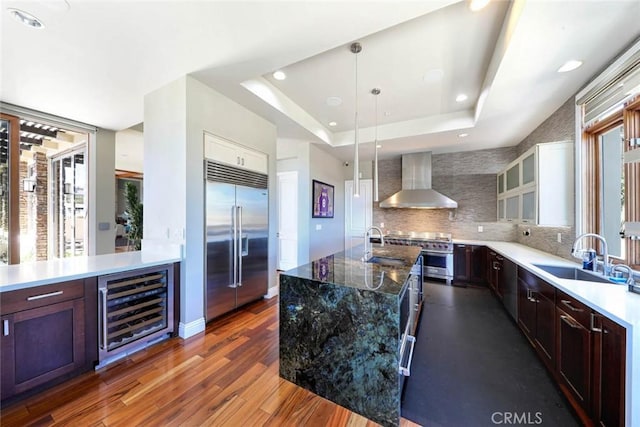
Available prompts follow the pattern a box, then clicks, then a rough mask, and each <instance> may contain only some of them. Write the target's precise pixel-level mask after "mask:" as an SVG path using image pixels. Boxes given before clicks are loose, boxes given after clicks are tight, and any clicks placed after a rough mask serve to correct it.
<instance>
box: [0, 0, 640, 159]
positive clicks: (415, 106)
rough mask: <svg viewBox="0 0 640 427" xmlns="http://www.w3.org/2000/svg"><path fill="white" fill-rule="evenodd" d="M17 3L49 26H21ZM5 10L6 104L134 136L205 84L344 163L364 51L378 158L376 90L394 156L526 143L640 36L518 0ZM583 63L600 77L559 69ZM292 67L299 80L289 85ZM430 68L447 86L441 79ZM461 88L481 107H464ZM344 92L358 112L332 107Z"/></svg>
mask: <svg viewBox="0 0 640 427" xmlns="http://www.w3.org/2000/svg"><path fill="white" fill-rule="evenodd" d="M9 7H15V8H19V9H22V10H25V11H27V12H29V13H32V14H34V15H36V16H37V17H39V18H40V19H41V20H42V21H44V24H45V28H44V29H42V30H33V29H30V28H27V27H25V26H23V25H21V24H19V23H18V22H16V21H15V20H13V19H12V18H11V17H10V16H9V13H7V8H9ZM0 14H1V16H0V18H1V20H0V25H1V27H0V35H1V42H0V43H1V44H0V49H1V50H0V56H1V58H0V59H1V80H0V83H1V86H0V100H2V101H5V102H9V103H13V104H17V105H20V106H24V107H29V108H33V109H36V110H40V111H44V112H47V113H50V114H55V115H59V116H62V117H67V118H70V119H74V120H78V121H81V122H86V123H90V124H93V125H96V126H99V127H104V128H108V129H113V130H121V129H125V128H128V127H130V126H132V125H135V124H137V123H139V122H141V121H142V118H143V98H144V95H145V94H147V93H149V92H151V91H153V90H155V89H157V88H159V87H161V86H163V85H164V84H166V83H168V82H170V81H172V80H175V79H177V78H179V77H181V76H183V75H185V74H192V75H194V76H195V77H196V78H198V79H200V80H201V81H203V82H205V83H206V84H208V85H210V86H211V87H213V88H214V89H216V90H218V91H219V92H221V93H223V94H225V95H227V96H228V97H230V98H232V99H234V100H236V101H237V102H239V103H240V104H242V105H244V106H246V107H247V108H249V109H251V110H253V111H255V112H256V113H257V114H260V115H262V116H264V117H265V118H267V119H268V120H270V121H272V122H274V123H275V124H276V125H277V127H278V135H279V137H282V138H296V139H302V140H305V141H313V142H318V143H319V144H321V146H323V147H325V148H327V149H329V150H330V151H331V152H333V153H334V154H335V155H336V156H337V157H340V158H344V159H347V158H349V157H350V156H352V151H353V147H352V141H353V124H354V115H355V106H354V98H355V58H354V54H352V53H351V52H350V51H349V45H350V44H351V43H352V42H354V41H359V42H360V43H361V44H362V47H363V50H362V52H361V53H360V54H359V55H358V69H359V72H358V97H359V100H358V101H359V102H358V114H359V118H360V120H359V126H360V128H361V131H360V141H361V142H362V143H363V149H362V154H363V156H370V155H371V152H372V147H373V144H372V143H371V141H372V140H373V138H374V130H375V129H374V128H375V127H374V123H375V120H376V118H375V114H374V111H375V109H374V106H375V102H374V99H373V96H372V95H371V94H370V93H369V92H370V90H371V89H372V88H373V87H379V88H380V89H381V91H382V93H381V94H380V95H379V97H378V104H379V106H378V111H379V114H378V119H377V120H378V128H377V130H378V139H379V141H380V143H381V144H382V145H383V148H382V149H381V156H382V157H383V158H384V157H391V156H396V155H399V154H400V153H403V152H412V151H424V150H433V151H435V152H448V151H462V150H470V149H481V148H492V147H500V146H509V145H514V144H517V143H518V142H519V141H520V140H522V139H523V138H524V137H526V136H527V135H528V134H529V133H530V132H531V131H532V130H533V129H535V128H536V127H537V126H538V125H539V124H540V123H541V122H542V121H543V120H544V119H545V118H546V117H548V116H549V115H550V114H551V113H552V112H553V111H555V110H556V109H557V108H558V107H560V106H561V105H562V104H563V103H564V102H565V101H566V100H567V99H568V98H569V97H571V96H572V95H574V94H575V93H576V92H577V91H578V90H579V89H580V88H581V87H582V86H584V85H585V84H586V83H587V82H588V80H589V79H590V78H591V77H593V76H594V75H595V74H596V73H597V72H598V71H600V70H601V69H602V68H603V67H604V66H606V65H607V64H608V63H609V62H610V61H611V60H612V59H613V58H614V57H615V56H616V55H617V54H618V53H619V52H620V51H621V50H622V49H623V48H624V47H625V46H628V45H629V44H630V43H631V42H633V41H634V40H635V39H637V38H638V37H640V1H637V0H628V1H627V0H625V1H619V0H604V1H574V0H569V1H562V0H556V1H552V0H529V1H526V2H525V1H519V0H518V1H515V2H494V3H491V4H490V5H489V6H488V7H487V8H486V9H484V10H482V11H480V12H471V11H469V10H468V8H467V5H466V2H456V1H450V0H449V1H444V0H443V1H422V2H416V1H391V0H388V1H352V2H342V1H340V2H337V1H307V2H294V1H290V2H286V1H258V2H243V1H226V2H222V1H172V2H166V1H164V2H163V1H136V2H132V1H91V0H84V1H80V0H75V1H74V0H67V1H64V0H49V1H44V0H43V1H12V0H3V2H2V10H1V11H0ZM568 59H580V60H582V61H584V65H583V66H582V67H581V68H578V69H577V70H575V71H573V72H570V73H565V74H559V73H556V70H557V68H558V67H559V66H560V65H562V64H563V63H564V62H565V61H566V60H568ZM277 69H282V70H284V71H285V72H286V73H287V75H288V78H287V79H286V80H284V81H276V80H274V79H273V78H272V77H271V76H270V74H271V72H273V71H275V70H277ZM430 69H441V70H442V78H441V79H440V80H439V81H435V82H425V80H424V76H425V74H426V73H427V71H428V70H430ZM460 92H464V93H466V94H467V95H468V96H469V99H468V100H467V101H466V102H463V103H456V102H455V96H456V95H457V94H458V93H460ZM256 94H259V95H260V96H257V95H256ZM481 94H482V95H481ZM329 96H338V97H340V98H342V100H343V103H342V104H341V105H340V106H339V107H329V106H327V105H326V98H327V97H329ZM274 99H275V100H276V101H277V103H275V102H274ZM479 100H480V102H479ZM384 112H389V113H390V114H389V115H388V116H385V115H384ZM329 121H336V122H338V126H336V127H335V128H331V127H329V126H328V122H329ZM461 132H465V133H468V134H469V136H468V137H466V138H463V139H461V138H459V137H458V134H459V133H461Z"/></svg>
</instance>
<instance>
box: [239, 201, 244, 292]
mask: <svg viewBox="0 0 640 427" xmlns="http://www.w3.org/2000/svg"><path fill="white" fill-rule="evenodd" d="M242 241H243V239H242V206H238V240H237V242H238V253H237V257H238V286H242V257H243V256H244V250H243V249H242Z"/></svg>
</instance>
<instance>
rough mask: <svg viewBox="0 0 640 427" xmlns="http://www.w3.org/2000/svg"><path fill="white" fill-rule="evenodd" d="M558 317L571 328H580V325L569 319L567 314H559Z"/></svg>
mask: <svg viewBox="0 0 640 427" xmlns="http://www.w3.org/2000/svg"><path fill="white" fill-rule="evenodd" d="M560 319H562V320H563V321H564V323H566V324H567V325H569V326H571V327H572V328H573V329H580V325H579V324H577V323H575V322H573V321H572V320H569V316H560Z"/></svg>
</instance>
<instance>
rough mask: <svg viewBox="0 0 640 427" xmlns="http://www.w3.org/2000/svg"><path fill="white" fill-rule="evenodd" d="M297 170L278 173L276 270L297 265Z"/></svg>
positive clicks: (287, 268) (288, 268)
mask: <svg viewBox="0 0 640 427" xmlns="http://www.w3.org/2000/svg"><path fill="white" fill-rule="evenodd" d="M297 207H298V172H297V171H293V172H279V173H278V270H283V271H285V270H290V269H292V268H294V267H296V266H297V265H298V208H297Z"/></svg>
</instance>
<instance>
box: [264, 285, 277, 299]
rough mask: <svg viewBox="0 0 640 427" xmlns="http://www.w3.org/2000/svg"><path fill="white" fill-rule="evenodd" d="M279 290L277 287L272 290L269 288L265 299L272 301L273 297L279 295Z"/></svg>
mask: <svg viewBox="0 0 640 427" xmlns="http://www.w3.org/2000/svg"><path fill="white" fill-rule="evenodd" d="M278 291H279V288H278V287H277V286H274V287H272V288H269V290H268V291H267V293H266V294H265V295H264V298H265V299H271V298H273V297H275V296H276V295H278V293H279V292H278Z"/></svg>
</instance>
